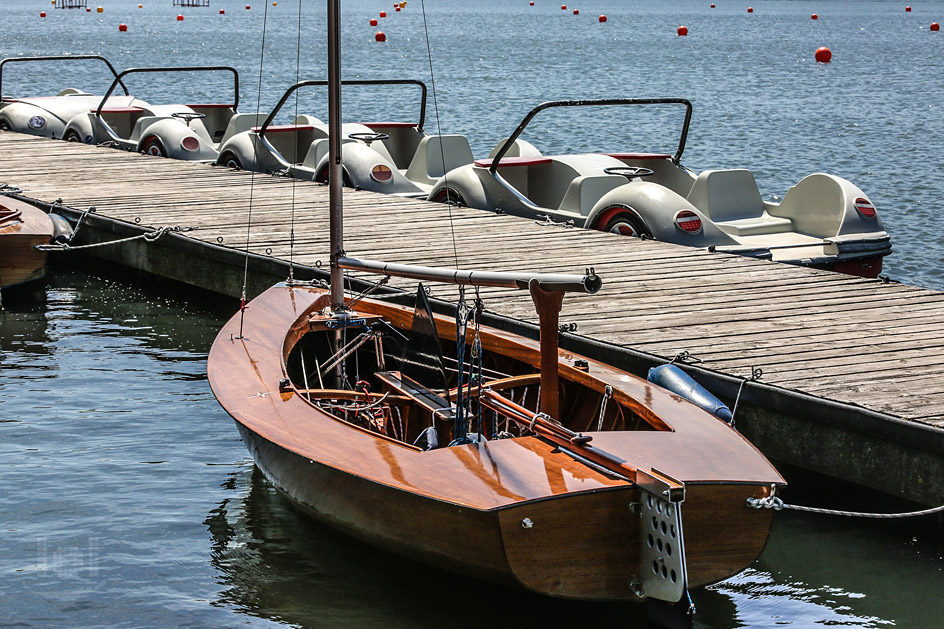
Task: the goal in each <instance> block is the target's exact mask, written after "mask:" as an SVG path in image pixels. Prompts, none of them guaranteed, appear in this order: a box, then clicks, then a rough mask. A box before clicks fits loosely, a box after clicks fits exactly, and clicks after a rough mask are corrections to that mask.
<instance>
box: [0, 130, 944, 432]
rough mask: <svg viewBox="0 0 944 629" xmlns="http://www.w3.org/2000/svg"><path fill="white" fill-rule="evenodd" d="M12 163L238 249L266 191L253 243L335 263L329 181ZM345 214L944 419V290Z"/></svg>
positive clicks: (399, 215)
mask: <svg viewBox="0 0 944 629" xmlns="http://www.w3.org/2000/svg"><path fill="white" fill-rule="evenodd" d="M66 165H67V166H66ZM0 173H2V174H0V182H5V183H8V184H11V185H16V186H19V187H21V188H23V189H24V193H25V194H27V195H28V196H31V197H34V198H39V199H44V200H48V201H51V200H54V199H56V198H62V199H63V203H64V204H65V205H68V206H69V207H73V208H80V209H81V208H84V207H86V206H90V205H94V206H96V208H97V211H98V213H99V214H103V215H106V216H109V217H112V218H115V219H119V220H123V221H128V222H134V221H135V220H136V219H137V220H138V221H140V224H141V225H147V226H153V227H157V226H162V225H181V226H186V227H191V228H193V231H192V232H190V233H189V235H190V236H191V237H192V238H195V239H198V240H204V241H206V242H212V243H214V244H216V243H218V242H219V239H220V238H222V243H223V244H224V245H225V246H230V247H235V248H239V249H242V248H244V247H245V243H246V239H247V217H248V215H249V198H250V195H251V196H252V229H251V231H250V232H249V249H250V250H251V251H253V252H254V253H265V251H266V250H267V249H269V250H271V255H272V256H273V257H277V258H281V259H289V256H290V255H291V256H292V259H293V260H294V261H295V262H297V263H298V264H307V265H312V264H314V263H315V261H317V260H327V249H328V240H327V225H328V217H327V196H328V193H327V188H324V187H322V186H318V185H315V184H311V183H309V182H300V181H294V180H290V179H282V178H275V177H271V176H268V175H264V174H259V173H248V172H233V171H229V170H226V169H222V168H219V167H208V166H205V165H201V164H193V163H187V162H180V161H173V160H164V159H160V158H152V157H147V156H142V155H134V154H129V153H123V152H120V151H115V150H112V149H106V148H100V147H88V146H83V145H77V144H67V143H64V142H54V141H48V140H42V139H39V138H32V137H29V136H24V135H18V134H12V133H0ZM293 204H294V235H295V239H294V248H293V249H290V246H289V245H290V241H291V233H292V228H293V224H292V214H293ZM345 210H346V216H345V244H346V249H347V251H348V253H350V254H352V255H356V256H359V257H364V258H379V259H384V260H388V261H391V262H411V263H421V264H429V265H445V266H454V265H455V264H456V261H457V260H458V264H459V265H460V266H463V267H468V268H490V269H495V270H520V269H533V270H541V271H566V272H580V271H582V270H583V268H584V267H587V266H593V267H595V268H596V270H597V272H598V273H599V274H600V275H602V276H603V278H604V282H605V284H604V290H603V292H602V293H600V294H599V295H596V296H593V297H568V299H566V300H565V302H564V310H563V312H562V314H561V321H562V322H565V323H570V322H576V323H578V324H579V329H578V333H579V334H581V335H583V336H587V337H590V338H594V339H597V340H600V341H605V342H607V343H612V344H616V345H622V346H626V347H632V348H636V349H640V350H642V351H645V352H649V353H652V354H656V355H660V356H664V357H667V358H668V357H671V356H674V355H675V354H676V353H678V352H680V351H682V350H689V351H691V352H692V353H693V354H695V355H696V356H698V357H699V358H701V359H702V360H703V361H704V362H703V365H704V366H706V367H707V368H710V369H714V370H717V371H721V372H724V373H729V374H731V375H734V376H737V377H745V376H747V375H749V373H750V370H751V367H760V368H762V369H763V371H764V377H763V382H765V383H767V384H771V385H776V386H782V387H785V388H788V389H792V390H796V391H800V392H805V393H809V394H812V395H816V396H821V397H825V398H829V399H833V400H836V401H840V402H846V403H851V404H857V405H860V406H863V407H866V408H869V409H872V410H875V411H879V412H883V413H887V414H891V415H895V416H898V417H901V418H906V419H913V420H916V421H920V422H922V423H926V424H929V425H934V426H944V385H942V384H941V382H942V381H944V364H942V363H944V361H942V360H941V358H940V356H941V354H942V353H944V351H942V350H944V339H942V337H941V335H940V330H941V329H942V328H944V311H942V306H944V295H942V294H941V293H938V292H934V291H929V290H925V289H921V288H915V287H910V286H903V285H899V284H894V283H892V284H883V283H881V282H880V281H876V280H863V279H858V278H852V277H848V276H845V275H838V274H833V273H826V272H821V271H815V270H811V269H802V268H796V267H789V266H785V265H780V264H773V263H768V262H763V261H758V260H750V259H747V258H741V257H737V256H727V255H723V254H714V253H709V252H706V251H699V250H695V249H690V248H686V247H678V246H674V245H668V244H665V243H658V242H652V241H647V242H642V241H638V240H635V239H628V238H619V237H616V236H612V235H609V234H601V233H598V232H593V231H587V230H577V229H567V228H564V227H553V226H539V225H537V224H535V222H534V221H531V220H525V219H518V218H514V217H508V216H498V215H494V214H491V213H485V212H479V211H476V210H468V209H456V208H452V209H451V210H450V208H448V207H446V206H443V205H436V204H430V203H426V202H422V201H415V200H410V199H400V198H395V197H390V196H381V195H375V194H371V193H367V192H357V191H346V193H345ZM450 218H451V220H450ZM453 239H454V240H455V244H456V248H455V251H454V250H453ZM398 285H401V286H404V287H406V286H408V285H409V282H405V281H402V280H401V281H399V282H398ZM434 291H435V294H436V295H438V296H440V297H444V298H448V297H449V296H450V295H454V291H453V289H451V288H448V287H435V288H434ZM483 293H484V295H485V296H486V303H487V306H488V307H489V309H491V310H493V311H494V312H497V313H499V314H502V315H506V316H510V317H515V318H519V319H524V320H528V321H532V322H534V321H535V316H534V309H533V305H532V304H531V301H530V297H528V296H527V295H526V294H520V293H516V292H513V291H507V290H500V289H490V290H485V291H483ZM498 297H501V299H497V298H498Z"/></svg>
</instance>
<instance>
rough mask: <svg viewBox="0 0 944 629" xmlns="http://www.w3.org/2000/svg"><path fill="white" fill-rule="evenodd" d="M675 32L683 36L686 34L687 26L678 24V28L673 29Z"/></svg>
mask: <svg viewBox="0 0 944 629" xmlns="http://www.w3.org/2000/svg"><path fill="white" fill-rule="evenodd" d="M675 34H676V35H678V36H679V37H685V36H686V35H688V27H687V26H679V27H678V30H676V31H675Z"/></svg>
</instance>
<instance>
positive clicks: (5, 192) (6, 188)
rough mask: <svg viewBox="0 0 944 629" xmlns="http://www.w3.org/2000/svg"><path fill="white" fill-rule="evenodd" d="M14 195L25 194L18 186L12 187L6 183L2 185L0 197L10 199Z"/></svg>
mask: <svg viewBox="0 0 944 629" xmlns="http://www.w3.org/2000/svg"><path fill="white" fill-rule="evenodd" d="M14 194H23V189H22V188H17V187H16V186H10V185H7V184H5V183H0V196H2V197H8V196H12V195H14Z"/></svg>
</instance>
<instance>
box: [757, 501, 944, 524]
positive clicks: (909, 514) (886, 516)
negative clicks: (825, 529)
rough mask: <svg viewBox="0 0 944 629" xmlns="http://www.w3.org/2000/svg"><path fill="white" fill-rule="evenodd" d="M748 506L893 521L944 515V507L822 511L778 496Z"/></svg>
mask: <svg viewBox="0 0 944 629" xmlns="http://www.w3.org/2000/svg"><path fill="white" fill-rule="evenodd" d="M747 506H748V507H750V508H752V509H773V510H774V511H781V510H782V509H789V510H791V511H805V512H806V513H818V514H820V515H841V516H845V517H850V518H872V519H878V520H892V519H898V518H917V517H920V516H923V515H931V514H934V513H944V505H942V506H940V507H933V508H931V509H922V510H921V511H906V512H904V513H866V512H862V511H840V510H838V509H821V508H819V507H804V506H802V505H791V504H787V503H785V502H784V501H783V500H781V499H780V498H777V497H776V496H768V497H766V498H748V499H747Z"/></svg>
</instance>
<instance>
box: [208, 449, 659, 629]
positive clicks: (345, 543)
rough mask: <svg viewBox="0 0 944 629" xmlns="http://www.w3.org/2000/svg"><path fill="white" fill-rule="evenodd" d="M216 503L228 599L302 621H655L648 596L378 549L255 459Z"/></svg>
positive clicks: (215, 527) (212, 521)
mask: <svg viewBox="0 0 944 629" xmlns="http://www.w3.org/2000/svg"><path fill="white" fill-rule="evenodd" d="M224 488H225V489H227V490H229V491H227V493H229V494H230V497H228V498H226V499H224V500H223V501H222V502H221V503H220V504H219V505H218V506H217V507H216V508H215V509H213V511H211V512H210V514H209V516H208V517H207V519H206V521H205V524H206V526H207V528H208V530H209V531H210V535H211V536H212V539H211V544H212V546H211V549H210V563H211V564H212V565H213V567H214V568H216V570H218V571H219V574H218V576H217V579H218V582H219V584H220V586H221V590H220V600H219V601H217V604H218V605H222V606H225V607H234V608H236V609H238V610H239V611H240V612H242V613H245V614H248V615H250V616H255V617H259V618H266V619H271V620H278V621H280V622H282V623H286V624H291V625H299V626H321V625H327V626H331V625H334V626H338V625H343V626H354V625H359V626H381V625H382V626H384V627H390V626H441V625H442V624H443V623H444V622H448V623H449V624H453V625H455V624H458V625H460V626H461V625H463V618H467V619H468V620H469V622H470V623H471V622H473V621H474V622H475V623H476V624H481V623H485V624H486V625H492V626H494V625H496V624H500V625H502V626H508V625H512V624H514V625H518V626H534V625H535V624H537V623H541V624H544V625H559V624H564V623H566V624H571V623H573V624H574V626H577V625H578V624H583V623H588V624H592V625H595V626H617V625H619V626H622V627H630V628H632V627H646V626H647V620H646V609H645V606H641V605H634V604H618V603H612V604H600V603H583V602H573V601H562V600H557V599H549V598H547V597H544V596H539V595H535V594H531V593H529V592H523V591H519V590H510V589H506V588H502V587H500V586H496V585H492V584H489V583H487V582H483V581H479V580H474V579H468V578H464V577H462V576H460V575H456V574H453V573H452V572H446V571H443V570H440V569H437V568H431V567H429V566H426V565H423V564H420V563H417V562H414V561H411V560H409V559H404V558H403V557H401V556H399V555H395V554H392V553H388V552H385V551H381V550H377V549H376V548H374V547H372V546H369V545H367V544H364V543H362V542H359V541H357V540H355V539H353V538H351V537H349V536H347V535H343V534H341V533H338V532H337V531H335V530H333V529H331V528H329V527H327V526H324V525H322V524H319V523H318V522H317V521H315V520H312V519H311V518H309V517H307V516H306V515H304V514H303V513H302V512H300V511H298V510H296V509H295V508H293V507H292V506H291V503H290V502H289V501H288V500H286V499H285V498H283V497H282V496H281V495H279V494H278V493H277V492H276V491H275V489H274V488H273V487H272V486H271V485H269V484H268V483H267V482H266V481H265V478H264V477H263V475H262V474H261V473H260V472H259V470H258V469H257V468H256V467H255V466H251V465H250V466H248V467H247V468H245V469H243V470H242V471H239V472H234V473H232V474H230V476H229V477H228V478H227V479H226V481H225V483H224Z"/></svg>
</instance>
